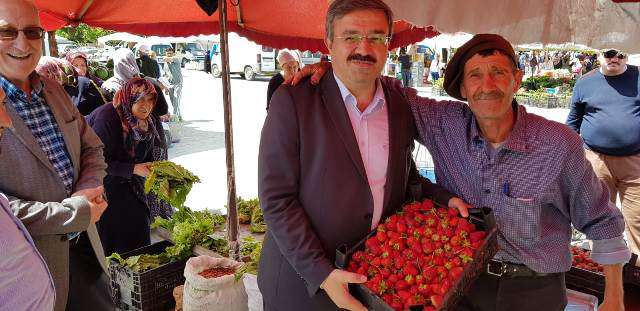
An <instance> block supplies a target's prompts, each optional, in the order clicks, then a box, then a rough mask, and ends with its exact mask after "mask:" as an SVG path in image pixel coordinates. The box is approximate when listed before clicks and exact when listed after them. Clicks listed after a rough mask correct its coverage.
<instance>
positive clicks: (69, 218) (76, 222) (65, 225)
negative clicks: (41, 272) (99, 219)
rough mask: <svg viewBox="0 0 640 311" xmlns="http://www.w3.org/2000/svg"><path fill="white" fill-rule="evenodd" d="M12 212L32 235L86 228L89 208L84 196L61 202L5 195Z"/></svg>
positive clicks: (75, 230)
mask: <svg viewBox="0 0 640 311" xmlns="http://www.w3.org/2000/svg"><path fill="white" fill-rule="evenodd" d="M7 199H8V200H9V206H10V207H11V210H12V211H13V214H14V215H15V216H16V217H17V218H18V219H20V221H22V223H23V224H24V226H25V227H26V228H27V230H29V233H30V234H31V235H32V236H41V235H54V234H67V233H71V232H80V231H84V230H86V229H87V227H88V226H89V223H90V221H91V208H90V206H89V202H88V201H87V200H86V199H85V198H84V197H79V196H77V197H70V198H67V199H64V200H62V202H46V203H44V202H36V201H28V200H23V199H20V198H16V197H14V196H10V195H7Z"/></svg>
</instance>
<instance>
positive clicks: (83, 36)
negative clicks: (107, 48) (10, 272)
mask: <svg viewBox="0 0 640 311" xmlns="http://www.w3.org/2000/svg"><path fill="white" fill-rule="evenodd" d="M112 33H114V31H112V30H107V29H102V28H98V27H91V26H88V25H86V24H80V25H78V26H77V27H64V28H62V29H60V30H58V31H56V34H57V35H59V36H61V37H64V38H67V39H69V40H71V41H73V42H76V43H79V44H89V43H97V42H98V38H100V37H102V36H106V35H109V34H112Z"/></svg>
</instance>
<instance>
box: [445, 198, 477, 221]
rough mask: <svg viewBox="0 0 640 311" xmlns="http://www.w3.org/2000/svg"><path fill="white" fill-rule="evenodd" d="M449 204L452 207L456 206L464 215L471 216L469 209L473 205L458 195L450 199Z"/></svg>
mask: <svg viewBox="0 0 640 311" xmlns="http://www.w3.org/2000/svg"><path fill="white" fill-rule="evenodd" d="M448 206H449V207H450V208H456V209H458V211H459V212H460V215H461V216H462V217H469V209H470V208H473V206H471V205H469V204H467V203H466V202H465V201H463V200H462V199H460V198H458V197H453V198H451V199H449V204H448Z"/></svg>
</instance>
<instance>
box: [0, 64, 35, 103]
mask: <svg viewBox="0 0 640 311" xmlns="http://www.w3.org/2000/svg"><path fill="white" fill-rule="evenodd" d="M29 82H30V83H31V95H32V96H38V95H39V94H40V93H41V92H42V90H43V89H44V83H43V82H42V79H41V78H40V76H39V75H38V74H37V73H36V72H35V71H34V72H32V73H31V74H30V75H29ZM0 87H2V89H3V90H4V92H5V94H6V95H7V98H8V99H9V100H10V101H11V102H15V101H17V100H19V99H20V98H24V97H25V95H26V94H25V93H24V91H23V90H22V89H21V88H19V87H18V86H16V85H15V84H13V83H12V82H11V81H9V80H8V79H7V78H5V77H4V76H2V75H0Z"/></svg>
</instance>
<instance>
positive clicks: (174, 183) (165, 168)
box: [144, 161, 200, 208]
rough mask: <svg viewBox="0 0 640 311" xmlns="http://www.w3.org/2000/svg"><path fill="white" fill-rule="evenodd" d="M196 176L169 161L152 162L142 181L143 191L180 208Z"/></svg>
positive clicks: (198, 180) (195, 180)
mask: <svg viewBox="0 0 640 311" xmlns="http://www.w3.org/2000/svg"><path fill="white" fill-rule="evenodd" d="M196 182H200V178H198V176H196V175H194V174H192V173H191V172H189V171H188V170H187V169H185V168H184V167H182V166H180V165H178V164H175V163H173V162H171V161H158V162H153V163H152V164H151V167H150V173H149V175H148V176H147V179H146V181H145V183H144V191H145V193H149V192H152V193H154V194H155V195H156V196H157V197H158V198H159V199H161V200H164V201H166V202H167V203H169V204H171V205H172V206H174V207H176V208H181V207H182V206H183V204H184V201H185V200H186V199H187V195H188V194H189V192H190V191H191V187H193V183H196Z"/></svg>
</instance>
